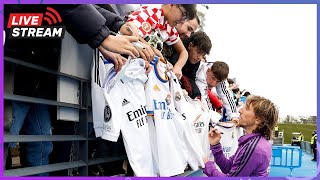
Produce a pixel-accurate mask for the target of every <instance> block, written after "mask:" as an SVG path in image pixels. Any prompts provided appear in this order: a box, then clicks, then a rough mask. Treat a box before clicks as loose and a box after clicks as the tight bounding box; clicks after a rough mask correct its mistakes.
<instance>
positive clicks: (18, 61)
mask: <svg viewBox="0 0 320 180" xmlns="http://www.w3.org/2000/svg"><path fill="white" fill-rule="evenodd" d="M4 60H5V61H6V62H10V63H14V64H17V65H21V66H25V67H28V68H32V69H37V70H40V71H43V72H47V73H50V74H54V75H58V76H64V77H67V78H71V79H75V80H78V81H82V82H86V83H89V82H90V81H89V80H87V79H83V78H79V77H77V76H73V75H70V74H66V73H62V72H57V71H55V70H51V69H49V68H45V67H42V66H38V65H35V64H32V63H28V62H25V61H22V60H19V59H16V58H11V57H7V56H5V57H4Z"/></svg>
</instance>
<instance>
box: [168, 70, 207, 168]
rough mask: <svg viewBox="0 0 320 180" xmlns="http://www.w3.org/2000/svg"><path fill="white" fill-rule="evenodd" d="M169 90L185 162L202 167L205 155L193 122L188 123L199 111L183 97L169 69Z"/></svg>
mask: <svg viewBox="0 0 320 180" xmlns="http://www.w3.org/2000/svg"><path fill="white" fill-rule="evenodd" d="M170 90H171V94H172V97H173V101H174V105H175V107H176V109H177V111H178V112H177V111H175V110H174V113H173V114H174V116H175V117H176V118H174V122H175V125H176V127H177V129H179V131H178V134H179V137H180V139H182V140H183V142H184V146H185V149H184V150H185V151H186V159H187V162H188V164H189V165H190V167H191V168H192V169H193V170H197V169H199V166H200V167H202V168H203V167H204V163H203V160H202V158H204V157H205V156H204V153H203V150H202V147H201V145H200V143H199V141H198V139H197V137H196V133H195V130H194V128H193V126H192V125H193V124H192V123H190V121H192V119H190V118H193V119H196V118H197V116H200V115H201V111H195V109H194V108H193V107H192V105H191V104H190V103H189V102H188V101H187V100H186V99H185V97H184V95H183V92H182V89H181V86H180V84H179V81H178V79H177V78H176V77H175V75H174V74H173V73H172V71H170ZM187 119H189V120H187Z"/></svg>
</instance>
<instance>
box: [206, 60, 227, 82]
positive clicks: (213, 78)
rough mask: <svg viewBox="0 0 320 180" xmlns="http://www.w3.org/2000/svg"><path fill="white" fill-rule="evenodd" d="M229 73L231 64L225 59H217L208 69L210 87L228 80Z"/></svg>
mask: <svg viewBox="0 0 320 180" xmlns="http://www.w3.org/2000/svg"><path fill="white" fill-rule="evenodd" d="M228 74H229V66H228V64H227V63H225V62H223V61H216V62H214V63H213V64H212V66H211V68H209V69H208V70H207V83H208V87H209V88H212V87H216V86H217V85H218V83H220V82H222V81H224V80H226V79H227V78H228Z"/></svg>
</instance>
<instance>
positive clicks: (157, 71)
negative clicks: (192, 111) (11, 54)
mask: <svg viewBox="0 0 320 180" xmlns="http://www.w3.org/2000/svg"><path fill="white" fill-rule="evenodd" d="M151 65H152V66H153V68H152V70H151V72H150V73H149V74H148V77H149V79H148V81H147V83H146V87H145V93H146V97H147V112H148V116H153V118H151V119H152V120H153V121H152V122H148V124H149V125H150V126H151V127H150V130H153V132H150V134H151V141H153V143H152V145H153V147H152V150H153V153H154V157H155V158H156V160H155V162H158V164H157V170H158V173H159V175H160V176H164V177H166V176H174V175H178V174H181V173H183V172H184V169H185V167H186V159H185V157H184V154H183V153H182V141H181V139H180V138H179V136H178V133H177V130H178V129H176V126H175V124H174V121H173V113H172V110H173V109H174V106H173V101H172V96H171V93H170V91H169V82H168V77H167V76H166V75H165V71H166V64H164V63H163V62H161V61H160V60H159V58H157V57H156V58H155V59H154V60H153V61H152V62H151ZM154 142H156V143H154Z"/></svg>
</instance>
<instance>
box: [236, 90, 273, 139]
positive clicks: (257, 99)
mask: <svg viewBox="0 0 320 180" xmlns="http://www.w3.org/2000/svg"><path fill="white" fill-rule="evenodd" d="M239 113H240V119H239V126H240V127H243V128H244V129H245V131H246V133H254V132H255V133H260V134H261V135H263V136H264V137H266V138H267V139H268V140H269V139H271V135H272V130H273V128H274V127H275V125H276V123H277V121H278V116H279V111H278V108H277V106H276V105H275V104H273V103H272V102H271V101H270V100H268V99H266V98H264V97H261V96H252V95H251V96H248V98H247V101H246V103H245V106H244V107H243V108H241V109H240V110H239Z"/></svg>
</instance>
